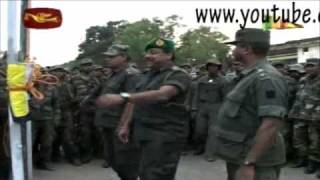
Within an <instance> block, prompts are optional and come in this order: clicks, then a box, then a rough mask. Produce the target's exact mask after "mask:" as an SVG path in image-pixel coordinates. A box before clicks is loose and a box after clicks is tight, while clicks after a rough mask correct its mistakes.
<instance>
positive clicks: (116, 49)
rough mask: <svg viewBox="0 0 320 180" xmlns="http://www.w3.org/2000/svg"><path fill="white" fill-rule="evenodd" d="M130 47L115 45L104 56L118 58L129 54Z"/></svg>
mask: <svg viewBox="0 0 320 180" xmlns="http://www.w3.org/2000/svg"><path fill="white" fill-rule="evenodd" d="M128 49H129V46H128V45H126V44H114V45H112V46H110V47H109V48H108V50H107V51H106V52H104V53H102V54H104V55H106V56H110V57H114V56H118V55H121V54H127V53H128Z"/></svg>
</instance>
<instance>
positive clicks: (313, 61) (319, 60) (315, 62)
mask: <svg viewBox="0 0 320 180" xmlns="http://www.w3.org/2000/svg"><path fill="white" fill-rule="evenodd" d="M308 64H312V65H315V66H317V65H320V58H309V59H307V60H306V65H308Z"/></svg>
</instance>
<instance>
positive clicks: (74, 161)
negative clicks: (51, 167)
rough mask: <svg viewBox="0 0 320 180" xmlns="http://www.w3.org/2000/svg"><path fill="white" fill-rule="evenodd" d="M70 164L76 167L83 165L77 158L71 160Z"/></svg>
mask: <svg viewBox="0 0 320 180" xmlns="http://www.w3.org/2000/svg"><path fill="white" fill-rule="evenodd" d="M70 163H71V164H72V165H74V166H81V165H82V163H81V161H80V160H79V159H77V158H73V159H70Z"/></svg>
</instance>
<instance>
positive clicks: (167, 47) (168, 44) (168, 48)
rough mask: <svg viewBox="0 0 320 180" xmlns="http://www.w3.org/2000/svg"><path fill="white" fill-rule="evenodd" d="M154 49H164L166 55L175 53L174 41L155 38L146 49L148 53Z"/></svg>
mask: <svg viewBox="0 0 320 180" xmlns="http://www.w3.org/2000/svg"><path fill="white" fill-rule="evenodd" d="M152 48H160V49H163V51H164V52H166V53H172V52H174V51H175V45H174V42H173V41H172V40H169V39H164V38H155V39H153V40H152V41H150V42H149V43H148V44H147V45H146V47H145V51H148V50H149V49H152Z"/></svg>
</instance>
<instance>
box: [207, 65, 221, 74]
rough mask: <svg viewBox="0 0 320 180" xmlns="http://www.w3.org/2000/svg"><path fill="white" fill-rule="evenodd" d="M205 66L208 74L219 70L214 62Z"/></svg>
mask: <svg viewBox="0 0 320 180" xmlns="http://www.w3.org/2000/svg"><path fill="white" fill-rule="evenodd" d="M207 68H208V73H209V74H217V73H218V72H219V66H218V65H216V64H208V65H207Z"/></svg>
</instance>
